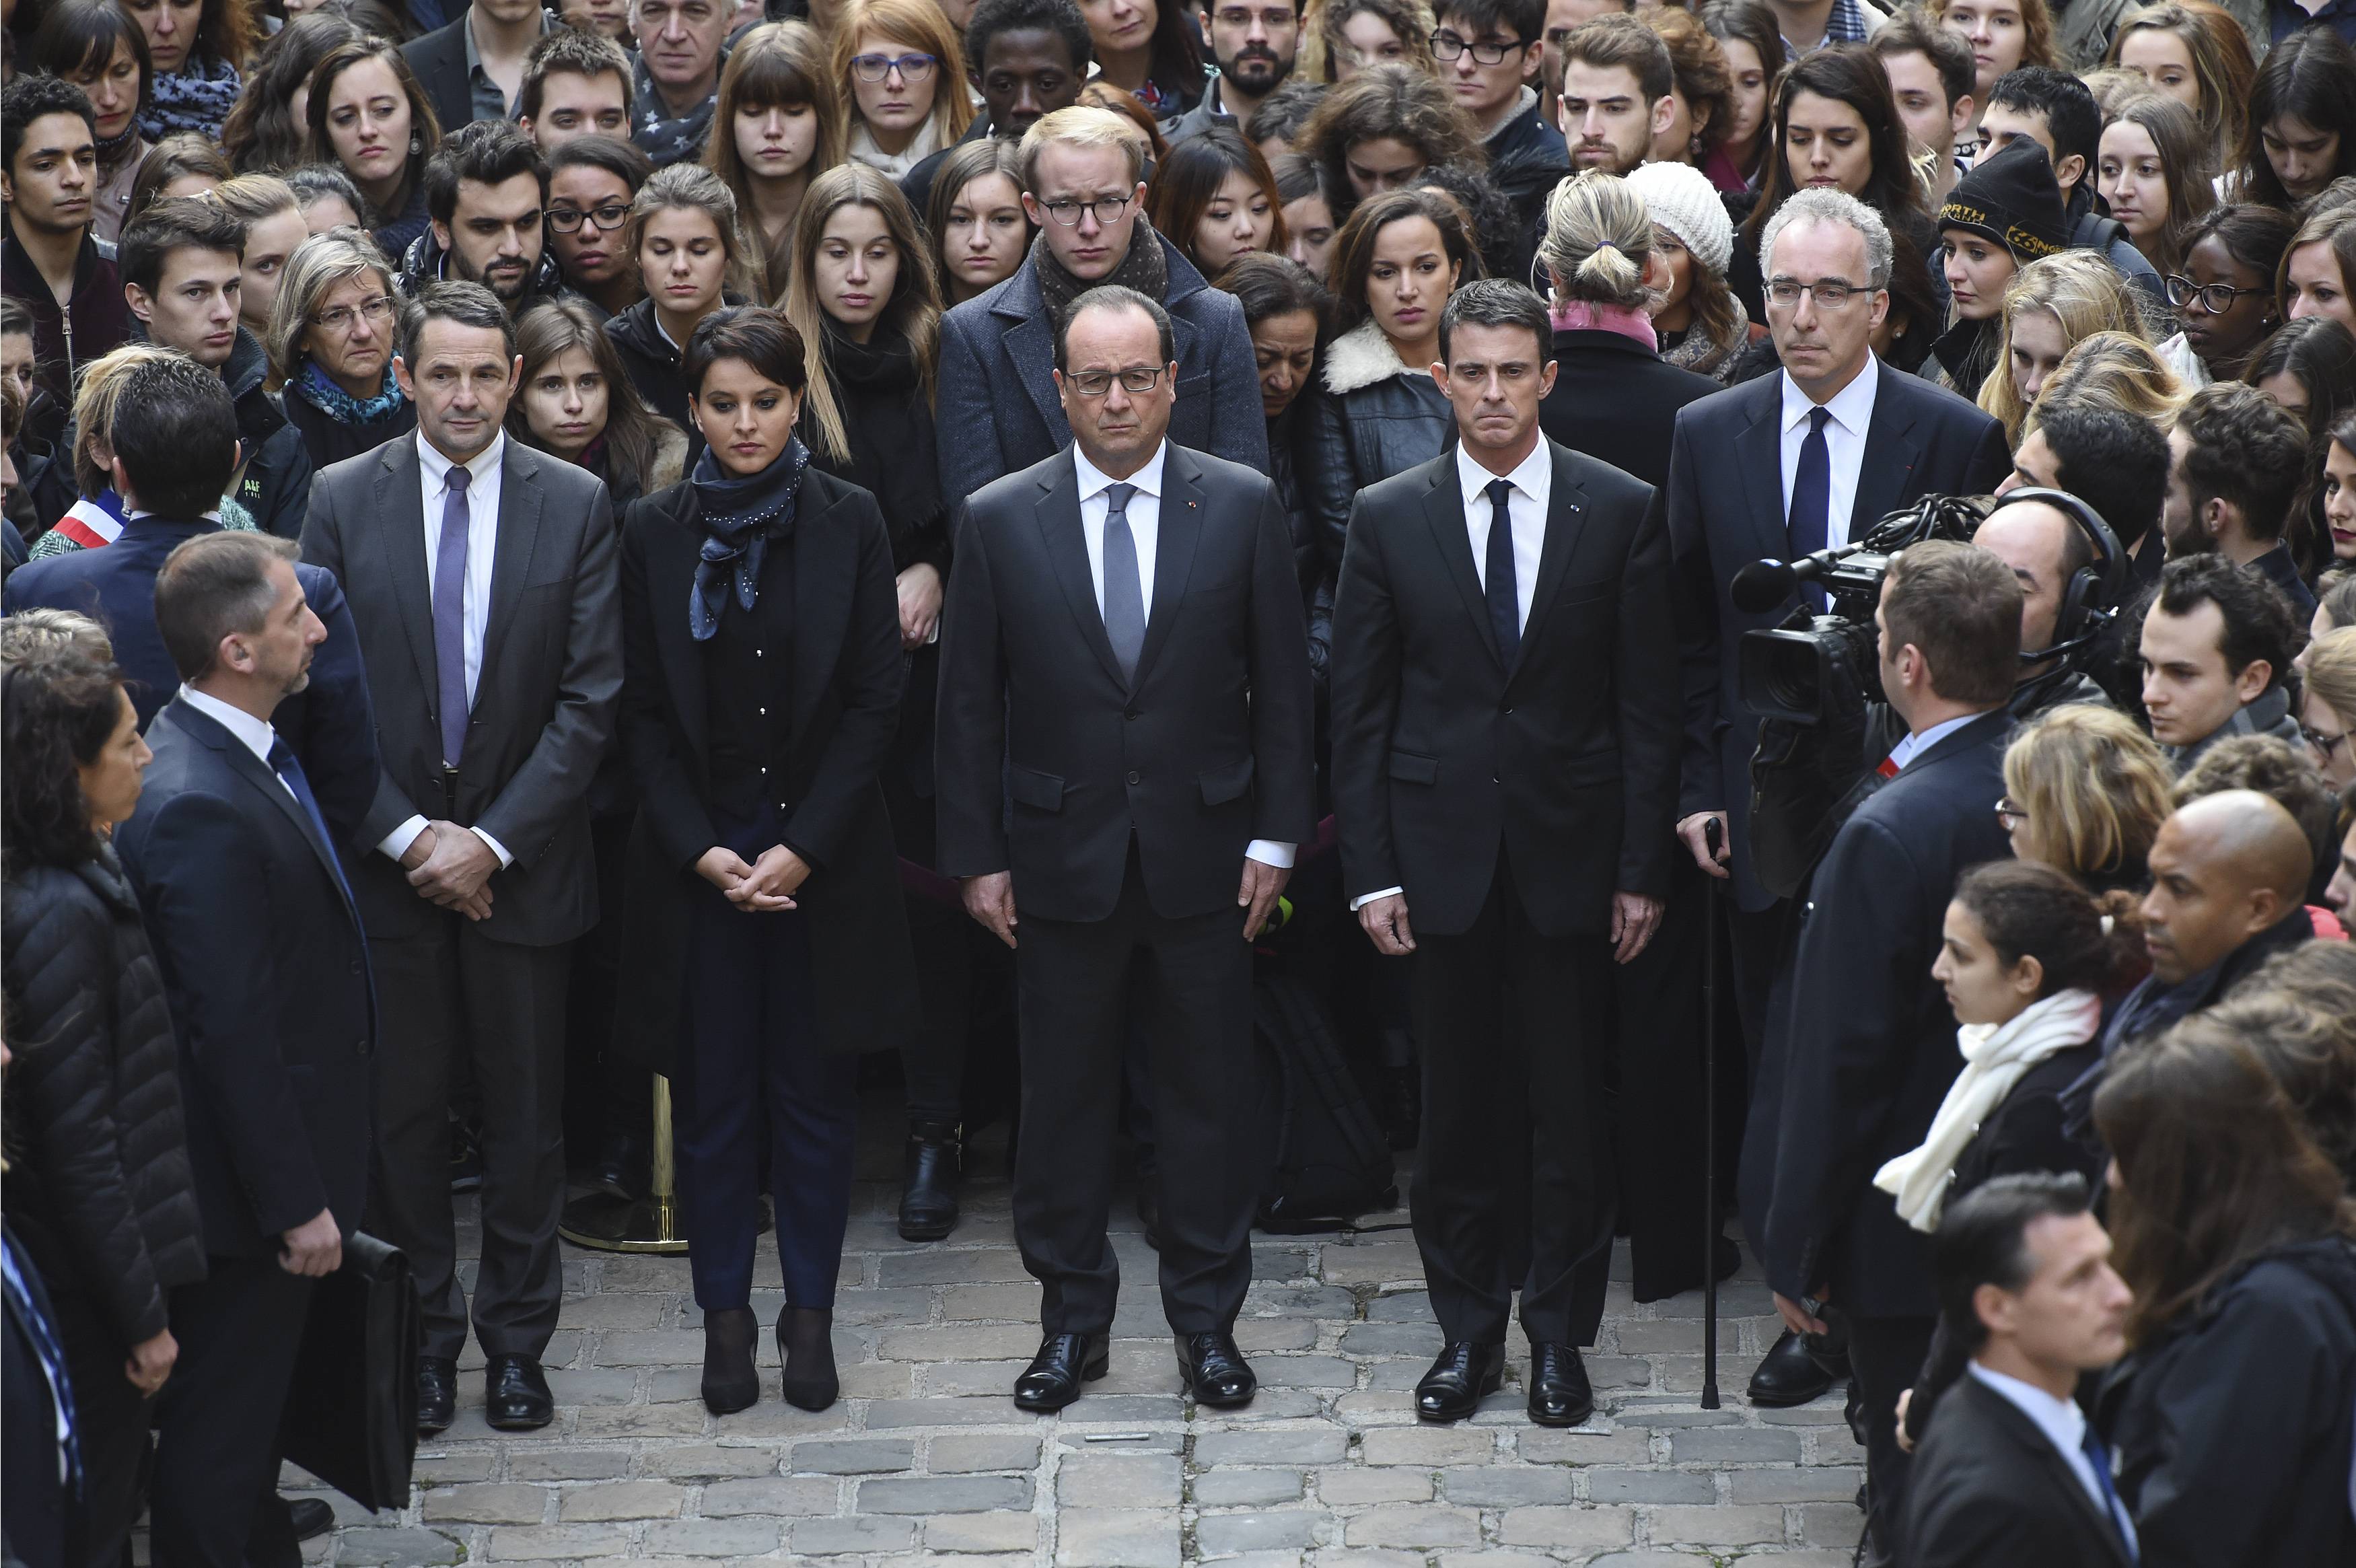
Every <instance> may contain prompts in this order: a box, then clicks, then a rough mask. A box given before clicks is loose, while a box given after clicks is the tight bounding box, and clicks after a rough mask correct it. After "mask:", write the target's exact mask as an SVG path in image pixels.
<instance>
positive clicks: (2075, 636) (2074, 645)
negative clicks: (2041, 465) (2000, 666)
mask: <svg viewBox="0 0 2356 1568" xmlns="http://www.w3.org/2000/svg"><path fill="white" fill-rule="evenodd" d="M2066 499H2077V498H2075V497H2066V496H2065V493H2064V492H2061V491H2058V490H2044V489H2035V490H2029V491H2027V492H2025V493H2021V494H2019V495H2015V496H2008V497H1999V498H1998V499H1997V504H1996V507H1995V509H1994V510H1991V511H1990V512H1989V513H1988V514H1987V521H1984V522H1982V523H1981V524H1980V526H1979V528H1978V530H1977V532H1975V533H1973V535H1972V542H1973V543H1975V544H1976V545H1978V546H1979V547H1980V548H1981V549H1983V550H1986V551H1987V552H1988V553H1991V554H1993V555H1994V556H1995V557H1996V558H1997V560H1999V561H2001V562H2003V563H2004V564H2006V565H2008V566H2009V567H2011V568H2012V575H2013V580H2014V581H2015V582H2017V583H2019V585H2020V647H2021V650H2022V657H2023V660H2026V659H2027V658H2028V657H2029V650H2043V651H2045V652H2047V653H2049V654H2050V655H2051V657H2049V658H2045V659H2040V660H2038V661H2037V662H2036V663H2034V664H2030V663H2027V662H2025V661H2024V662H2023V664H2022V665H2021V668H2020V676H2019V680H2018V681H2016V682H2014V683H2013V689H2012V701H2011V703H2009V704H2008V706H2009V708H2010V709H2011V712H2012V716H2013V719H2014V720H2015V722H2019V721H2020V720H2023V719H2031V718H2035V717H2036V716H2037V715H2038V714H2041V713H2044V712H2046V711H2047V710H2049V709H2051V708H2058V707H2061V706H2062V705H2063V704H2065V703H2104V704H2106V705H2107V704H2108V703H2109V701H2110V699H2109V698H2108V697H2106V696H2104V693H2103V688H2102V685H2101V683H2100V682H2096V681H2095V680H2094V677H2093V676H2092V675H2090V674H2088V673H2087V665H2088V664H2089V662H2091V660H2092V655H2093V652H2094V635H2095V632H2096V630H2097V629H2098V628H2100V627H2101V626H2102V625H2103V624H2104V617H2105V616H2106V615H2107V613H2108V612H2109V611H2111V610H2114V609H2115V608H2117V607H2118V601H2117V596H2118V590H2119V584H2120V580H2121V579H2122V577H2123V576H2124V575H2125V568H2126V562H2125V561H2124V560H2123V559H2119V558H2117V557H2118V556H2119V551H2118V545H2117V536H2116V535H2113V536H2112V537H2111V538H2109V539H2104V538H2103V537H2102V536H2101V535H2100V534H2098V533H2096V532H2095V531H2094V528H2093V527H2092V526H2090V521H2100V520H2099V519H2097V518H2095V517H2094V509H2093V508H2092V507H2087V508H2086V515H2085V516H2084V517H2073V516H2072V515H2071V509H2070V507H2068V506H2067V505H2066V504H2064V502H2065V500H2066ZM2081 504H2082V505H2083V503H2081ZM2104 532H2108V530H2107V528H2106V529H2105V530H2104Z"/></svg>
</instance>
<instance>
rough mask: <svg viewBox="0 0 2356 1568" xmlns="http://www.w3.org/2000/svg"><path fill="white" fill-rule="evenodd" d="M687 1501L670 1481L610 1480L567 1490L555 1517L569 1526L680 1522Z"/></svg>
mask: <svg viewBox="0 0 2356 1568" xmlns="http://www.w3.org/2000/svg"><path fill="white" fill-rule="evenodd" d="M756 1484H757V1483H756ZM686 1500H687V1494H686V1492H685V1491H684V1490H682V1489H681V1488H680V1487H675V1486H673V1485H672V1484H671V1483H669V1481H607V1482H605V1483H603V1484H602V1485H599V1486H594V1487H571V1488H568V1489H567V1490H566V1491H565V1492H563V1493H562V1495H561V1496H560V1497H559V1498H558V1500H557V1509H556V1517H557V1518H558V1519H560V1520H564V1521H565V1522H566V1523H568V1524H570V1523H573V1522H576V1521H577V1522H580V1523H584V1524H588V1523H594V1522H597V1521H601V1520H632V1519H677V1518H678V1517H679V1514H680V1507H681V1505H682V1504H684V1503H685V1502H686Z"/></svg>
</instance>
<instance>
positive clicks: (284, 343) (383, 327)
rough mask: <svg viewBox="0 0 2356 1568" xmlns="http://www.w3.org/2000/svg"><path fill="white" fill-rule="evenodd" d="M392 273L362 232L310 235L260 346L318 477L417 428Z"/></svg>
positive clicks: (282, 284)
mask: <svg viewBox="0 0 2356 1568" xmlns="http://www.w3.org/2000/svg"><path fill="white" fill-rule="evenodd" d="M400 309H401V295H400V292H399V291H398V290H397V289H396V288H395V287H394V286H393V271H392V267H391V263H388V262H386V260H385V259H384V253H383V252H380V251H379V250H378V249H377V248H376V246H375V244H374V243H373V242H370V241H369V238H368V236H366V235H365V234H361V233H359V232H358V231H348V232H345V233H340V234H322V235H317V236H316V237H314V238H313V239H312V240H311V241H310V242H307V243H305V245H303V246H302V247H301V248H300V249H299V250H297V251H296V252H295V255H294V257H293V258H292V260H291V261H290V262H289V263H287V268H286V275H285V276H284V278H282V279H281V280H280V282H279V285H278V297H277V299H276V301H275V302H274V303H273V306H272V307H271V317H270V324H269V327H268V328H266V329H265V331H264V334H263V338H264V341H265V342H266V343H267V344H268V346H269V349H270V373H271V379H272V380H273V381H276V382H277V383H278V384H279V386H280V388H281V389H282V390H281V393H280V398H281V402H282V403H283V404H284V407H285V410H286V418H287V420H288V422H289V423H290V424H293V425H294V426H295V429H296V430H297V431H299V432H301V434H302V437H303V445H304V447H305V450H306V451H307V452H309V454H310V456H311V467H313V469H315V470H316V469H319V468H324V467H327V466H328V465H329V464H331V463H340V462H342V461H343V460H344V459H345V458H347V457H357V456H359V455H360V454H361V453H363V452H366V451H368V450H369V449H370V448H372V447H376V446H382V445H383V444H384V443H386V442H388V441H391V440H392V439H393V438H394V437H395V436H399V435H407V434H408V433H409V432H410V431H412V430H413V429H415V428H416V427H417V409H416V405H414V404H413V403H411V402H410V401H409V396H408V394H407V393H405V392H402V390H401V382H400V380H399V378H398V377H396V376H395V375H394V374H393V369H392V339H393V324H394V318H395V317H396V316H398V315H399V313H400Z"/></svg>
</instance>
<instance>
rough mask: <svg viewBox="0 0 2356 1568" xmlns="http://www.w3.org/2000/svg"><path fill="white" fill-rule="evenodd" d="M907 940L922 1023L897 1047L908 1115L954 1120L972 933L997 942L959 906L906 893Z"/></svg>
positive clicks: (971, 973)
mask: <svg viewBox="0 0 2356 1568" xmlns="http://www.w3.org/2000/svg"><path fill="white" fill-rule="evenodd" d="M905 903H906V906H907V910H908V944H909V947H910V948H911V949H912V950H913V952H914V956H915V958H916V988H917V991H918V993H919V994H920V995H921V997H922V999H923V1002H924V1007H925V1011H924V1022H923V1024H922V1026H920V1027H918V1029H917V1030H916V1033H915V1034H913V1035H911V1036H908V1037H907V1038H906V1039H905V1041H904V1042H903V1043H902V1044H901V1047H900V1070H901V1074H902V1076H903V1078H904V1079H905V1083H906V1095H907V1105H908V1120H909V1121H911V1122H939V1123H941V1124H943V1125H954V1124H955V1123H957V1122H959V1121H962V1120H963V1119H964V1113H965V1058H966V1036H967V1033H968V1031H969V1029H970V1028H971V1027H972V1024H973V1016H974V1012H975V1006H974V1004H975V1000H976V998H975V994H974V982H975V968H974V950H973V942H974V940H975V939H976V938H980V939H982V940H987V941H992V942H994V941H996V940H998V939H997V938H996V937H993V936H991V935H990V934H989V933H988V932H987V931H985V930H983V929H981V927H980V925H978V924H977V923H976V922H975V920H974V918H973V917H972V916H970V915H969V914H967V913H966V912H965V910H964V908H962V907H958V906H954V905H949V904H944V903H940V902H938V901H937V900H935V899H931V898H926V897H916V896H914V895H912V896H910V897H908V898H907V899H906V900H905Z"/></svg>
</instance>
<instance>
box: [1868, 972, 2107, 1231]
mask: <svg viewBox="0 0 2356 1568" xmlns="http://www.w3.org/2000/svg"><path fill="white" fill-rule="evenodd" d="M2102 1019H2103V1004H2102V999H2101V998H2100V997H2098V996H2096V995H2095V994H2094V993H2093V992H2091V991H2060V992H2056V993H2053V994H2052V995H2051V996H2048V997H2046V998H2045V999H2044V1000H2043V1001H2041V1002H2032V1003H2030V1004H2029V1005H2028V1006H2027V1007H2025V1008H2023V1009H2022V1010H2021V1011H2020V1012H2019V1013H2018V1014H2016V1015H2014V1016H2013V1019H2012V1021H2011V1022H2010V1023H2008V1024H1966V1025H1965V1026H1963V1027H1962V1028H1960V1029H1958V1030H1956V1031H1955V1045H1956V1047H1957V1048H1959V1049H1960V1050H1961V1051H1962V1052H1963V1054H1964V1070H1963V1071H1962V1072H1961V1073H1959V1074H1957V1075H1956V1078H1955V1081H1954V1084H1953V1085H1952V1086H1951V1087H1950V1088H1949V1089H1948V1090H1947V1098H1946V1099H1944V1100H1943V1101H1940V1102H1939V1113H1938V1114H1937V1115H1936V1116H1933V1118H1931V1130H1930V1131H1929V1132H1928V1133H1924V1134H1923V1136H1922V1147H1921V1148H1919V1149H1916V1150H1913V1151H1912V1153H1909V1154H1903V1155H1899V1156H1898V1157H1897V1158H1896V1159H1894V1160H1892V1161H1890V1163H1889V1164H1888V1165H1883V1166H1882V1167H1881V1169H1880V1170H1879V1171H1878V1172H1876V1173H1875V1174H1874V1177H1873V1185H1874V1186H1876V1187H1879V1188H1880V1189H1881V1190H1882V1191H1884V1192H1886V1193H1890V1194H1891V1195H1892V1196H1894V1197H1896V1198H1897V1199H1898V1214H1899V1218H1901V1219H1903V1220H1905V1221H1906V1223H1908V1224H1909V1225H1912V1227H1914V1229H1915V1230H1937V1229H1938V1228H1939V1211H1940V1210H1941V1209H1942V1208H1944V1207H1945V1205H1946V1201H1947V1188H1948V1187H1949V1186H1950V1185H1951V1184H1952V1183H1953V1182H1954V1179H1955V1162H1956V1161H1957V1160H1959V1159H1961V1158H1963V1155H1964V1150H1965V1148H1967V1147H1969V1146H1970V1144H1971V1141H1972V1139H1973V1137H1974V1135H1976V1133H1978V1132H1979V1130H1980V1123H1981V1122H1984V1121H1986V1120H1987V1117H1988V1115H1989V1113H1990V1112H1994V1111H1995V1110H1996V1108H1997V1106H1999V1105H2001V1104H2003V1103H2004V1098H2005V1096H2006V1095H2008V1094H2010V1093H2011V1092H2012V1086H2013V1085H2014V1084H2016V1083H2019V1081H2020V1079H2021V1075H2022V1074H2024V1073H2026V1072H2027V1071H2028V1070H2029V1069H2030V1068H2033V1067H2035V1066H2036V1065H2037V1064H2038V1063H2039V1062H2041V1061H2043V1060H2044V1059H2045V1058H2047V1057H2050V1056H2052V1055H2053V1054H2054V1053H2055V1052H2057V1051H2066V1050H2068V1049H2070V1048H2071V1047H2073V1046H2083V1045H2084V1044H2085V1043H2086V1042H2087V1041H2088V1040H2091V1039H2093V1038H2094V1030H2095V1028H2096V1026H2098V1025H2100V1024H2101V1023H2102Z"/></svg>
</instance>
